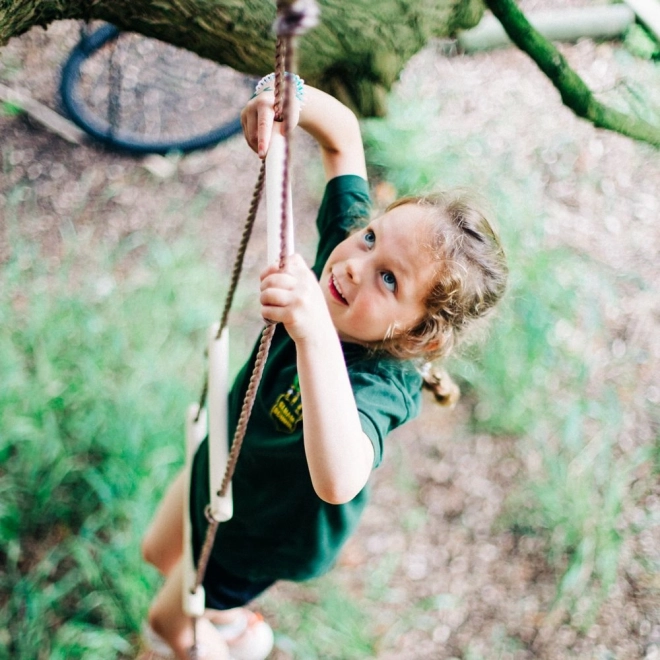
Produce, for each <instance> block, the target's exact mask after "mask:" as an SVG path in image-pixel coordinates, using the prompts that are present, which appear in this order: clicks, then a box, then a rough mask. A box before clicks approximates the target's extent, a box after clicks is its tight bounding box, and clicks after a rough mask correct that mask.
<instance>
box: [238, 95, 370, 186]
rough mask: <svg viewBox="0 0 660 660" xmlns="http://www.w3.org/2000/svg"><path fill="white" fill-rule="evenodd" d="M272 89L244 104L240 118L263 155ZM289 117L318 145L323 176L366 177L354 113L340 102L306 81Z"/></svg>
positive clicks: (271, 116)
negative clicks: (299, 102)
mask: <svg viewBox="0 0 660 660" xmlns="http://www.w3.org/2000/svg"><path fill="white" fill-rule="evenodd" d="M273 102H274V96H273V92H272V91H271V90H269V89H265V90H264V91H262V92H261V93H259V94H258V95H257V96H255V97H254V98H253V99H251V100H250V101H249V102H248V104H247V105H246V106H245V108H244V110H243V112H242V114H241V120H242V123H243V132H244V133H245V138H246V140H247V142H248V144H249V145H250V147H251V148H252V149H253V150H254V151H256V152H257V154H258V155H259V157H260V158H264V157H265V156H266V153H267V151H268V144H269V142H270V135H271V132H272V131H273V125H274V123H275V122H274V111H273ZM291 121H292V122H293V125H296V124H299V125H300V127H301V128H303V129H304V130H305V131H307V132H308V133H309V134H310V135H311V136H312V137H313V138H314V139H315V140H316V141H317V142H318V144H319V146H320V147H321V158H322V161H323V167H324V169H325V176H326V180H328V181H329V180H330V179H333V178H334V177H336V176H340V175H342V174H357V175H358V176H361V177H362V178H363V179H366V178H367V167H366V164H365V159H364V148H363V146H362V135H361V133H360V125H359V123H358V120H357V117H356V116H355V115H354V114H353V112H352V111H351V110H349V109H348V108H347V107H346V106H345V105H344V104H343V103H341V102H340V101H338V100H337V99H335V98H334V97H332V96H330V95H329V94H326V93H325V92H322V91H320V90H318V89H315V88H314V87H310V86H309V85H305V88H304V103H303V104H302V107H300V106H299V104H298V102H297V101H295V102H294V103H293V108H292V117H291Z"/></svg>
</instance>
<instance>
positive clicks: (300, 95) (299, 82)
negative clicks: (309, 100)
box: [252, 71, 305, 103]
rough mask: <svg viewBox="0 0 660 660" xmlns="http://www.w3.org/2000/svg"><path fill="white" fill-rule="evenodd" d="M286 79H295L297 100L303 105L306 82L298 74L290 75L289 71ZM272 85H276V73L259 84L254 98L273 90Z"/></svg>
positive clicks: (269, 75) (265, 77)
mask: <svg viewBox="0 0 660 660" xmlns="http://www.w3.org/2000/svg"><path fill="white" fill-rule="evenodd" d="M286 77H287V78H288V79H289V80H291V79H293V82H294V85H295V86H296V98H297V99H298V101H300V103H302V102H303V101H304V99H305V81H304V80H303V79H302V78H301V77H300V76H299V75H298V74H297V73H289V72H288V71H287V72H286ZM271 83H272V85H273V86H274V85H275V74H274V73H269V74H268V75H267V76H264V77H263V78H262V79H261V80H260V81H259V82H258V83H257V86H256V87H255V88H254V95H253V96H252V98H254V97H255V96H258V95H259V94H261V92H264V91H266V90H272V89H273V88H272V87H269V85H270V84H271Z"/></svg>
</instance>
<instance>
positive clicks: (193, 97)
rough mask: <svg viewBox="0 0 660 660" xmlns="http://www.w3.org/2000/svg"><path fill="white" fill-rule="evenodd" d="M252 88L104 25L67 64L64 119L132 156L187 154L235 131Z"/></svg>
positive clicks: (228, 73)
mask: <svg viewBox="0 0 660 660" xmlns="http://www.w3.org/2000/svg"><path fill="white" fill-rule="evenodd" d="M251 87H252V80H251V79H250V78H248V77H247V76H245V75H243V74H239V73H237V72H236V71H233V70H232V69H230V68H229V67H223V66H219V65H217V64H215V63H213V62H210V61H209V60H204V59H202V58H200V57H198V56H197V55H195V54H194V53H191V52H189V51H186V50H183V49H181V48H176V47H174V46H170V45H169V44H165V43H163V42H160V41H157V40H155V39H149V38H147V37H143V36H141V35H138V34H133V33H126V32H121V31H120V30H119V29H118V28H116V27H115V26H113V25H110V24H105V25H103V26H102V27H100V28H99V29H97V30H95V31H94V32H92V33H91V34H88V35H86V36H83V37H82V38H81V40H80V42H79V43H78V44H77V45H76V47H75V48H74V49H73V50H72V51H71V54H70V55H69V58H68V59H67V61H66V63H65V65H64V68H63V71H62V78H61V82H60V94H61V97H62V102H63V104H64V107H65V108H66V111H67V113H68V114H69V115H70V116H71V118H72V119H73V121H74V122H75V123H76V124H78V126H80V127H81V128H82V129H83V130H85V131H86V132H88V133H89V134H90V135H92V136H93V137H94V138H96V139H97V140H99V141H100V142H103V143H104V144H106V145H108V146H110V147H112V148H115V149H119V150H123V151H129V152H131V153H136V154H146V153H158V154H165V153H167V152H170V151H181V152H188V151H193V150H195V149H204V148H208V147H211V146H214V145H216V144H218V143H219V142H222V141H223V140H226V139H227V138H229V137H231V136H232V135H234V134H236V133H238V132H239V131H240V130H241V123H240V118H239V117H238V114H239V113H240V109H241V108H242V107H243V105H244V104H245V102H246V100H247V99H248V98H249V95H250V93H251V92H250V89H251Z"/></svg>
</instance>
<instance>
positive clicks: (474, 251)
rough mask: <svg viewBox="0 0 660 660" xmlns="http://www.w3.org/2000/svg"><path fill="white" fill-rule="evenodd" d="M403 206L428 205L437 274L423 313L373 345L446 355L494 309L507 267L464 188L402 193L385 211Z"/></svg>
mask: <svg viewBox="0 0 660 660" xmlns="http://www.w3.org/2000/svg"><path fill="white" fill-rule="evenodd" d="M406 204H415V205H416V206H419V207H422V208H425V209H426V208H428V210H429V212H430V213H431V214H432V216H433V217H434V218H435V219H436V231H435V234H434V236H433V237H432V239H431V242H430V244H429V247H430V249H431V250H432V252H433V253H434V254H435V255H436V256H437V259H438V270H437V275H436V279H435V282H433V283H432V284H431V287H430V290H429V292H428V294H427V295H426V298H425V300H424V306H425V308H426V311H427V315H426V316H425V317H424V318H423V319H422V320H421V321H420V322H419V323H418V324H417V325H415V326H414V327H413V328H410V329H408V330H406V331H404V332H401V333H392V334H393V336H390V337H386V338H385V339H384V340H383V341H382V342H378V344H377V345H376V346H374V348H375V349H376V350H383V351H386V352H387V353H389V354H391V355H393V356H394V357H397V358H401V359H414V358H422V359H423V360H424V361H433V360H436V359H439V358H442V357H445V356H446V355H448V354H449V353H450V352H451V350H452V348H453V347H454V346H455V345H456V343H457V342H458V341H459V339H460V338H461V337H462V336H463V335H464V333H465V330H466V329H467V328H468V327H469V326H471V325H473V323H474V321H476V320H477V319H482V318H484V317H486V316H487V315H488V313H489V312H490V311H491V310H492V309H493V308H494V306H495V304H496V303H497V302H498V301H499V300H500V299H501V298H502V296H503V295H504V292H505V290H506V283H507V276H508V268H507V263H506V257H505V254H504V250H503V249H502V245H501V243H500V239H499V237H498V235H497V233H496V232H495V230H494V229H493V226H492V224H491V223H490V222H489V221H488V219H487V218H486V216H485V213H484V212H483V211H482V210H481V206H480V205H479V203H478V202H476V201H475V199H474V197H473V196H471V195H470V194H469V193H467V192H466V191H463V190H460V189H456V190H453V191H449V192H441V193H434V194H431V195H424V196H417V197H403V198H401V199H399V200H397V201H396V202H394V203H393V204H391V205H390V206H389V207H388V208H387V209H386V211H385V212H387V211H390V210H392V209H394V208H397V207H401V206H404V205H406Z"/></svg>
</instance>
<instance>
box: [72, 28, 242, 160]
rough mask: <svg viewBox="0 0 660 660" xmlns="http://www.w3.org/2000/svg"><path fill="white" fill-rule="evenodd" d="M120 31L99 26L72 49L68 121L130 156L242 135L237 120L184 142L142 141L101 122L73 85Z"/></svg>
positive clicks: (206, 144)
mask: <svg viewBox="0 0 660 660" xmlns="http://www.w3.org/2000/svg"><path fill="white" fill-rule="evenodd" d="M120 33H121V31H120V30H119V28H117V27H115V26H114V25H111V24H110V23H108V24H106V25H103V26H101V27H100V28H98V29H97V30H95V31H94V32H92V33H91V34H89V35H86V36H84V37H83V38H81V39H80V41H79V42H78V43H77V44H76V46H75V47H74V48H73V50H72V51H71V53H70V54H69V57H68V58H67V60H66V62H65V64H64V67H63V69H62V77H61V79H60V96H61V99H62V103H63V105H64V108H65V109H66V112H67V114H68V115H69V116H70V117H71V119H72V120H73V121H74V122H75V123H76V124H77V125H78V126H79V127H80V128H82V129H83V130H84V131H85V132H86V133H88V134H89V135H91V136H92V137H93V138H94V139H96V140H98V141H99V142H101V143H103V144H105V145H107V146H109V147H111V148H113V149H116V150H119V151H126V152H129V153H132V154H137V155H144V154H163V155H164V154H167V153H169V152H172V151H178V152H182V153H187V152H190V151H195V150H198V149H208V148H210V147H213V146H215V145H217V144H219V143H220V142H223V141H224V140H227V139H228V138H230V137H232V136H233V135H236V134H237V133H239V132H240V131H241V128H242V127H241V120H240V117H236V118H235V119H232V120H231V121H229V122H226V123H224V124H222V125H221V126H219V127H217V128H215V129H213V130H211V131H208V132H205V133H202V134H200V135H193V136H191V137H189V138H185V139H177V140H145V139H143V138H142V136H140V135H139V134H137V133H133V132H129V131H121V130H120V131H115V130H113V127H112V126H111V125H110V123H109V122H107V121H105V120H103V119H101V118H100V117H98V116H97V115H95V114H94V113H92V112H90V110H89V108H88V107H87V106H86V105H85V104H84V103H83V102H82V101H80V99H79V97H78V95H77V94H76V85H77V84H78V82H79V80H80V70H81V67H82V65H83V63H84V62H85V60H87V59H88V58H89V57H90V56H91V55H92V54H94V53H95V52H96V51H97V50H99V49H100V48H102V47H103V46H104V45H105V44H107V43H109V42H111V41H113V40H115V39H117V37H118V36H119V35H120Z"/></svg>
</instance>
